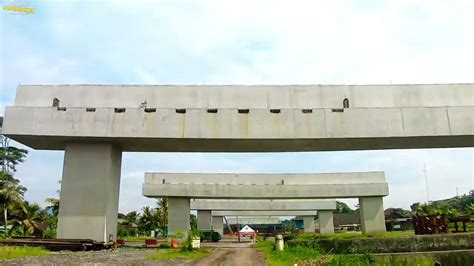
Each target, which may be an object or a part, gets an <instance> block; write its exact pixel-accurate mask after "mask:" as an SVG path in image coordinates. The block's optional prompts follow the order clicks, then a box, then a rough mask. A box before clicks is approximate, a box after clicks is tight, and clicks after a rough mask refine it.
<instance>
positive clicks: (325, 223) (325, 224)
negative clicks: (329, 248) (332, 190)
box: [318, 210, 334, 234]
mask: <svg viewBox="0 0 474 266" xmlns="http://www.w3.org/2000/svg"><path fill="white" fill-rule="evenodd" d="M318 220H319V232H320V233H321V234H333V233H334V217H333V214H332V210H328V211H318Z"/></svg>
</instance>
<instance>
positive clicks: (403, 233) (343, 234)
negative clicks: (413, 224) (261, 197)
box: [295, 231, 415, 239]
mask: <svg viewBox="0 0 474 266" xmlns="http://www.w3.org/2000/svg"><path fill="white" fill-rule="evenodd" d="M414 235H415V232H414V231H391V232H384V233H380V234H371V235H364V234H362V232H351V231H345V232H338V233H334V234H325V235H320V234H311V233H305V234H297V235H295V239H313V238H364V237H387V238H391V237H403V236H414Z"/></svg>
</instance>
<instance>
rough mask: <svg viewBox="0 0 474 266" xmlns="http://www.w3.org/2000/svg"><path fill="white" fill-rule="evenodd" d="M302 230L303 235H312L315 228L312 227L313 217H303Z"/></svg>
mask: <svg viewBox="0 0 474 266" xmlns="http://www.w3.org/2000/svg"><path fill="white" fill-rule="evenodd" d="M302 218H303V228H304V232H305V233H314V231H315V229H316V227H315V225H314V216H303V217H302Z"/></svg>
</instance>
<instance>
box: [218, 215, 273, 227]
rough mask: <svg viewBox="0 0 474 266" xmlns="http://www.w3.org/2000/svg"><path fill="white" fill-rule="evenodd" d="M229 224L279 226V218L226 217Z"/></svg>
mask: <svg viewBox="0 0 474 266" xmlns="http://www.w3.org/2000/svg"><path fill="white" fill-rule="evenodd" d="M226 218H227V223H229V224H247V225H249V226H250V227H252V226H251V225H252V224H279V223H280V218H279V217H275V216H236V217H226Z"/></svg>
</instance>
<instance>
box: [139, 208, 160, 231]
mask: <svg viewBox="0 0 474 266" xmlns="http://www.w3.org/2000/svg"><path fill="white" fill-rule="evenodd" d="M157 227H158V223H157V218H156V210H155V209H153V208H150V207H148V206H145V207H143V208H142V215H141V216H140V219H139V220H138V228H139V229H140V231H142V232H144V233H145V234H149V233H150V231H151V230H155V229H156V228H157Z"/></svg>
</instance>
